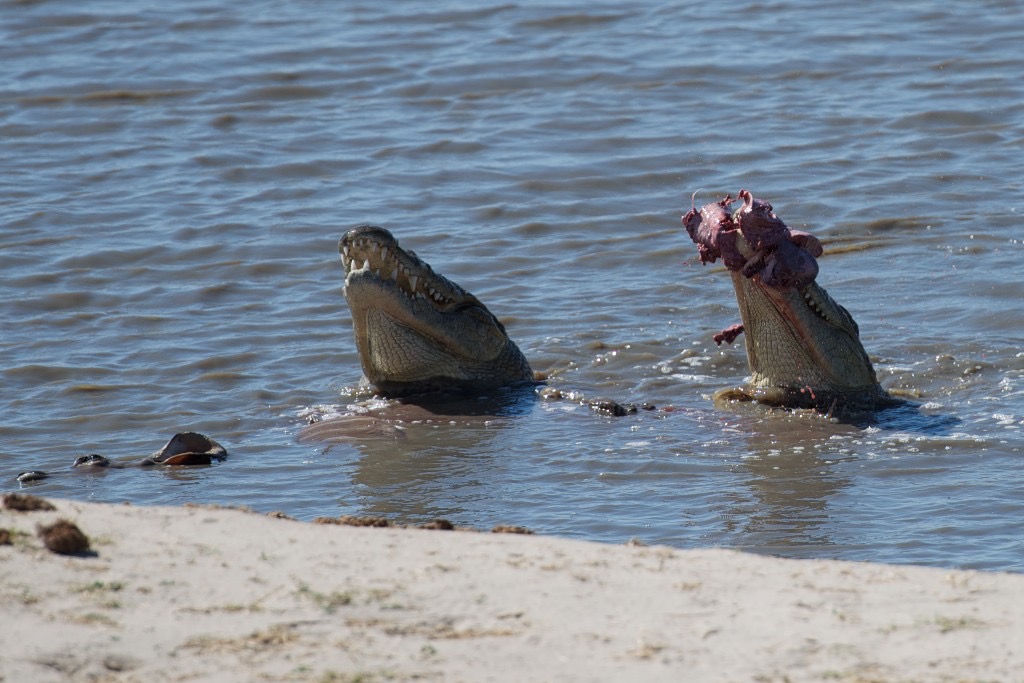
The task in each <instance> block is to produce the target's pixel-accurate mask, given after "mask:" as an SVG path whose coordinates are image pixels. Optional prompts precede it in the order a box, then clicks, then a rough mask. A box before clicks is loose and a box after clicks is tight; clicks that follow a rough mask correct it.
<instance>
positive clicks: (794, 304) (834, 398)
mask: <svg viewBox="0 0 1024 683" xmlns="http://www.w3.org/2000/svg"><path fill="white" fill-rule="evenodd" d="M739 199H740V200H742V201H743V206H741V207H740V208H739V209H737V210H736V211H735V212H733V213H730V212H729V208H730V206H731V205H732V203H733V202H734V200H733V199H732V198H731V197H729V196H726V197H725V198H724V199H722V200H721V201H718V202H712V203H710V204H706V205H705V206H703V207H702V208H701V209H699V210H698V209H696V208H692V209H691V210H690V211H689V212H688V213H687V214H686V215H685V216H683V224H684V225H685V226H686V231H687V233H689V235H690V238H691V239H692V240H693V241H694V242H696V243H697V248H698V250H699V252H700V259H701V262H702V263H713V262H714V261H715V260H716V259H718V258H721V259H722V260H723V262H724V263H725V267H726V269H727V270H728V271H729V274H730V275H731V276H732V283H733V288H734V289H735V291H736V301H737V302H738V304H739V308H740V317H741V319H742V324H741V325H734V326H732V327H730V328H728V329H726V330H723V331H722V332H720V333H718V334H716V335H715V337H714V339H715V342H716V343H718V344H721V343H722V342H726V343H732V342H733V341H734V340H735V339H736V337H738V336H739V335H740V334H741V333H745V334H746V337H745V341H746V351H747V363H748V365H749V366H750V372H751V378H750V385H749V387H747V388H744V389H740V390H738V391H737V390H732V391H731V392H730V393H726V394H723V395H724V396H725V397H727V398H746V399H748V400H749V399H753V400H757V401H759V402H762V403H767V404H771V405H778V406H786V407H792V408H813V409H816V410H818V411H820V412H824V413H829V414H839V413H855V412H861V411H870V410H876V409H880V408H884V407H888V406H892V405H894V404H897V403H898V401H897V400H896V399H894V398H892V397H890V396H889V395H888V394H887V393H886V392H885V391H883V389H882V388H881V386H880V385H879V384H878V379H877V378H876V376H875V370H874V368H873V367H872V365H871V360H870V359H869V358H868V354H867V352H866V351H865V350H864V347H863V346H862V345H861V342H860V336H859V335H860V331H859V329H858V327H857V323H856V322H855V321H854V319H853V317H852V316H851V315H850V313H849V312H848V311H847V310H846V309H845V308H843V307H842V306H840V305H839V304H837V303H836V302H835V301H834V300H833V299H832V297H830V296H829V295H828V292H826V291H825V289H824V288H822V287H821V286H820V285H818V284H817V282H815V279H816V278H817V275H818V263H817V261H816V260H815V259H816V257H818V256H821V254H822V252H823V250H822V246H821V243H820V242H819V241H818V240H817V239H816V238H815V237H814V236H813V235H810V234H808V233H806V232H802V231H799V230H790V229H789V228H788V227H787V226H786V224H785V223H783V222H782V220H781V219H779V217H778V216H776V215H775V213H774V211H773V209H772V205H771V204H769V203H768V202H766V201H763V200H759V199H755V198H754V196H753V195H752V194H751V193H750V192H748V191H747V190H740V192H739Z"/></svg>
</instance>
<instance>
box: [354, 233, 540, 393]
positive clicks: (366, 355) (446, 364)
mask: <svg viewBox="0 0 1024 683" xmlns="http://www.w3.org/2000/svg"><path fill="white" fill-rule="evenodd" d="M338 251H339V253H340V255H341V262H342V264H343V265H344V267H345V289H344V292H345V298H346V299H347V300H348V305H349V308H350V309H351V311H352V327H353V329H354V332H355V339H356V349H357V350H358V352H359V362H360V364H361V365H362V368H363V383H364V384H366V385H369V386H371V387H373V388H374V389H376V390H377V391H379V392H380V393H382V394H384V395H387V396H390V397H398V396H409V395H412V394H424V393H429V392H436V391H445V392H452V391H463V392H464V391H473V390H481V389H490V388H495V387H502V386H508V385H513V384H525V383H530V382H533V380H534V374H533V370H532V369H531V368H530V364H529V363H528V362H527V361H526V358H525V357H524V356H523V354H522V352H521V351H520V350H519V347H517V346H516V345H515V343H514V342H513V341H512V340H511V339H509V338H508V335H507V334H506V333H505V327H504V325H502V324H501V322H500V321H499V320H498V319H497V318H496V317H494V314H493V313H491V312H490V311H489V310H487V307H486V306H484V305H483V304H482V303H481V302H480V300H479V299H477V298H476V297H475V296H473V295H472V294H470V293H469V292H467V291H466V290H465V289H463V288H462V287H460V286H459V285H457V284H455V283H454V282H452V281H451V280H449V279H448V278H446V277H444V276H443V275H440V274H439V273H436V272H434V270H433V269H432V268H431V267H430V266H429V265H428V264H427V263H425V262H424V261H422V260H421V259H420V258H419V257H417V256H416V255H415V254H414V253H412V252H410V251H406V250H404V249H402V248H401V247H400V246H399V245H398V241H397V240H396V239H395V238H394V236H392V234H391V233H390V232H388V231H387V230H385V229H384V228H379V227H376V226H371V225H362V226H359V227H357V228H354V229H352V230H350V231H348V232H347V233H346V234H345V235H344V236H343V237H342V238H341V241H340V242H339V244H338Z"/></svg>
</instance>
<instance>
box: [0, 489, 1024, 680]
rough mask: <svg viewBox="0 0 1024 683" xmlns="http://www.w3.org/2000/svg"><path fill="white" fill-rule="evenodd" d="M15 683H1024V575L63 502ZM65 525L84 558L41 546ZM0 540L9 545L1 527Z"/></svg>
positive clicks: (9, 595)
mask: <svg viewBox="0 0 1024 683" xmlns="http://www.w3.org/2000/svg"><path fill="white" fill-rule="evenodd" d="M51 502H52V503H53V504H54V505H55V506H56V510H54V511H32V512H22V511H12V510H3V511H2V512H0V529H4V530H7V531H8V532H9V534H8V536H9V541H10V542H9V544H7V545H0V567H2V570H3V575H4V580H3V582H2V587H0V591H2V592H0V606H2V607H0V609H2V611H3V615H4V617H3V622H2V623H3V628H2V629H0V653H2V655H0V680H4V681H38V682H46V681H85V680H104V681H214V680H216V681H255V680H269V681H364V682H365V681H406V680H421V681H422V680H426V681H523V680H531V681H591V680H609V681H610V680H632V681H641V680H642V681H679V680H688V681H752V680H757V681H783V680H787V681H820V680H836V681H877V680H900V681H902V680H914V681H971V680H985V681H1012V680H1020V672H1021V671H1024V647H1022V646H1021V643H1024V576H1021V575H1016V574H1008V573H987V572H975V571H950V570H943V569H932V568H923V567H912V566H892V565H882V564H868V563H851V562H838V561H822V560H784V559H777V558H772V557H763V556H757V555H750V554H746V553H742V552H736V551H731V550H722V549H701V550H676V549H671V548H666V547H643V546H612V545H604V544H598V543H587V542H581V541H573V540H564V539H558V538H549V537H540V536H528V535H517V534H494V533H473V532H466V531H440V530H422V529H395V528H380V529H378V528H356V527H351V526H339V525H325V524H311V523H303V522H296V521H292V520H288V519H280V518H272V517H268V516H264V515H258V514H255V513H251V512H246V511H241V510H231V509H215V508H206V507H195V506H193V507H136V506H128V505H110V504H93V503H83V502H78V501H68V500H52V501H51ZM58 519H67V520H69V521H71V522H73V523H74V524H75V525H77V527H78V528H79V529H81V531H82V532H84V533H85V535H86V536H87V537H88V539H89V547H90V550H89V551H87V552H86V553H83V554H79V555H74V556H68V555H60V554H56V553H53V552H51V551H49V550H47V549H46V548H45V547H44V546H43V543H42V541H41V539H40V537H39V536H38V535H37V527H38V526H39V525H46V524H51V523H53V522H55V521H56V520H58ZM0 536H2V534H0Z"/></svg>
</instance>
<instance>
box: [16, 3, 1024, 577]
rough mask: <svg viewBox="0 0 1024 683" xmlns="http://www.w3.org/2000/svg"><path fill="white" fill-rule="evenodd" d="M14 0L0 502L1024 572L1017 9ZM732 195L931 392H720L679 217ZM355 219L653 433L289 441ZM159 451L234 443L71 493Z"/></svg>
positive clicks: (340, 326)
mask: <svg viewBox="0 0 1024 683" xmlns="http://www.w3.org/2000/svg"><path fill="white" fill-rule="evenodd" d="M3 5H4V7H3V16H4V19H3V21H2V22H0V56H2V60H3V64H4V70H3V74H4V75H3V76H2V78H0V140H2V143H0V144H2V151H3V153H2V154H0V177H2V178H3V202H2V203H0V226H2V234H0V267H2V269H3V272H4V278H3V281H2V283H0V287H2V289H3V293H2V296H0V311H2V313H0V318H2V321H3V335H2V339H0V349H2V358H3V362H2V364H0V371H2V373H3V385H4V388H5V391H4V392H3V397H2V398H0V409H2V414H3V420H2V421H0V437H2V439H0V463H2V464H3V472H2V473H0V474H2V475H3V480H4V481H5V483H4V484H3V487H2V488H3V489H4V490H15V489H16V488H17V487H18V484H17V483H16V482H14V479H13V477H14V475H15V474H16V473H17V472H19V471H22V470H26V469H46V470H54V471H60V472H62V474H61V476H57V477H53V478H51V479H49V480H47V481H45V482H42V483H40V484H38V485H34V486H32V487H31V488H32V490H33V491H35V492H38V493H40V494H43V495H53V496H65V497H72V498H79V499H88V500H94V501H111V502H119V501H131V502H133V503H138V504H177V503H184V502H190V501H196V502H216V503H223V504H243V505H249V506H251V507H253V508H255V509H257V510H262V511H270V510H283V511H285V512H287V513H289V514H292V515H294V516H297V517H299V518H302V519H311V518H313V517H316V516H320V515H331V516H334V515H339V514H344V513H355V514H384V515H388V516H390V517H392V518H394V519H396V520H398V521H403V522H419V521H424V520H427V519H431V518H434V517H447V518H449V519H451V520H453V521H455V522H456V523H460V524H468V525H473V526H477V527H489V526H490V525H492V524H495V523H513V524H523V525H526V526H528V527H531V528H533V529H534V530H536V531H538V532H541V533H546V534H558V535H565V536H573V537H578V538H587V539H594V540H600V541H607V542H613V543H621V542H624V541H626V540H627V539H630V538H634V537H635V538H638V539H641V540H643V541H645V542H648V543H667V544H671V545H674V546H678V547H706V546H718V545H720V546H728V547H735V548H743V549H748V550H752V551H755V552H762V553H770V554H776V555H781V556H787V557H818V558H847V559H857V560H875V561H887V562H897V563H915V564H924V565H937V566H945V567H976V568H988V569H1010V570H1015V571H1021V570H1024V531H1022V530H1024V525H1022V524H1021V523H1020V520H1021V518H1022V516H1024V493H1022V489H1021V487H1020V481H1021V480H1022V478H1024V460H1022V457H1021V455H1022V454H1021V449H1022V446H1024V439H1022V436H1021V430H1022V428H1024V349H1022V338H1024V331H1022V327H1021V318H1022V316H1021V311H1022V305H1021V301H1022V300H1024V284H1022V282H1024V270H1022V268H1021V265H1020V261H1021V258H1022V257H1024V232H1022V230H1021V229H1020V227H1019V214H1020V213H1021V212H1022V211H1024V205H1022V204H1021V197H1022V196H1024V194H1022V192H1021V181H1020V178H1021V176H1022V173H1021V167H1020V159H1021V158H1022V156H1021V153H1022V150H1024V120H1022V119H1021V117H1020V115H1019V110H1020V103H1021V101H1022V100H1024V92H1022V90H1024V85H1022V82H1021V79H1020V74H1021V72H1022V71H1024V56H1022V53H1021V51H1020V49H1019V40H1018V38H1019V36H1020V35H1021V33H1022V31H1024V16H1022V10H1021V7H1020V6H1019V5H1018V4H1017V3H1008V2H996V1H993V2H976V3H960V4H958V3H946V4H944V5H942V6H941V7H940V6H939V5H937V4H936V3H926V2H905V3H898V4H893V3H883V2H875V1H873V0H869V1H868V2H867V3H866V4H865V3H859V4H856V5H850V6H849V7H844V6H839V7H837V6H835V5H834V4H822V3H814V2H809V1H808V0H792V1H788V2H779V3H743V2H741V3H739V4H738V5H733V6H730V12H729V13H728V14H727V15H724V14H722V13H721V12H719V11H717V10H713V9H710V8H709V7H707V6H704V5H700V4H695V3H659V2H629V3H626V2H597V3H585V4H584V3H578V2H575V3H574V2H568V1H560V0H555V1H553V2H549V3H533V2H510V3H504V4H481V3H478V2H463V1H451V2H432V3H427V2H403V3H363V2H350V3H345V5H344V8H339V6H338V5H337V4H335V3H327V2H322V1H318V0H309V1H306V2H296V3H269V2H253V3H245V4H244V5H232V4H225V3H218V2H216V0H214V1H213V2H210V1H207V0H204V1H203V2H198V1H193V0H185V1H183V2H178V3H174V4H173V5H166V6H164V5H156V4H153V3H133V2H123V1H117V0H106V1H102V0H97V1H95V2H85V3H75V4H67V3H58V2H46V1H43V2H4V3H3ZM741 187H748V188H751V189H752V190H753V191H754V192H755V193H756V194H758V195H759V196H763V197H765V198H768V199H770V200H771V201H772V202H773V203H774V204H775V206H776V209H777V210H778V211H779V213H780V215H781V216H782V217H783V218H784V219H785V220H786V221H787V222H788V223H789V224H790V225H792V226H794V227H798V228H802V229H807V230H810V231H813V232H814V233H815V234H817V235H818V236H819V237H821V238H822V239H823V240H824V242H825V244H826V248H827V249H830V250H831V251H832V252H833V253H832V254H831V255H827V256H826V258H824V259H823V260H822V262H821V265H822V272H821V275H820V277H819V281H820V282H821V283H822V284H823V285H824V286H825V287H827V288H828V289H829V291H830V293H831V294H832V295H833V296H834V297H835V298H836V299H837V300H838V301H839V302H841V303H842V304H843V305H845V306H846V307H847V308H849V309H850V311H851V312H852V313H853V315H854V316H855V317H856V319H857V321H858V322H859V324H860V327H861V330H862V336H863V341H864V343H865V346H866V347H867V349H868V351H869V352H870V353H871V355H872V357H873V358H874V359H875V362H876V366H877V368H878V370H879V374H880V376H881V379H882V382H883V384H884V385H885V386H886V387H888V388H893V389H899V390H901V391H904V392H908V393H910V394H913V395H916V396H918V401H919V407H916V408H913V409H910V410H904V411H895V412H893V413H890V414H886V415H882V416H880V418H879V419H878V421H877V422H876V423H874V424H868V425H849V424H837V423H832V422H828V421H825V420H822V419H816V418H811V417H809V416H806V415H799V414H789V413H784V412H780V411H772V410H767V409H762V408H758V407H753V406H739V407H735V408H729V407H724V408H723V407H716V406H714V405H713V404H712V403H711V402H710V400H709V397H710V395H711V393H712V392H713V391H715V390H716V389H718V388H721V387H723V386H728V385H733V384H738V383H741V382H742V381H743V379H744V377H745V374H746V361H745V357H744V353H743V348H742V345H741V344H739V345H737V346H733V347H728V348H722V349H719V348H716V347H715V346H714V344H713V343H712V341H711V335H712V334H713V333H714V332H716V331H717V330H719V329H721V328H723V327H725V326H728V325H730V324H732V323H734V322H736V321H737V320H738V312H737V310H736V304H735V300H734V299H733V295H732V291H731V287H730V285H729V283H728V278H726V277H725V275H724V274H723V273H722V272H721V271H720V270H719V269H716V268H714V267H702V266H700V264H699V262H698V261H697V259H696V252H695V249H694V248H693V245H692V244H690V243H689V242H688V240H687V239H686V236H685V234H684V233H683V232H682V230H681V226H680V224H679V216H680V215H681V214H682V213H683V212H684V211H685V210H686V209H688V208H689V204H690V196H691V193H693V192H694V191H696V190H702V191H701V192H700V193H699V194H698V201H708V200H710V199H711V198H715V197H717V196H718V195H721V194H724V193H725V192H733V193H735V192H736V191H737V190H738V189H740V188H741ZM364 222H372V223H377V224H379V225H383V226H385V227H388V228H389V229H391V230H393V231H394V232H395V233H396V235H397V236H398V237H399V239H400V240H401V241H402V242H403V243H404V244H405V245H406V246H407V247H409V248H412V249H414V250H415V251H417V252H418V253H419V254H420V255H421V256H423V257H424V258H425V259H427V260H428V261H429V262H431V263H432V264H433V265H434V266H435V267H436V268H437V269H438V270H440V271H441V272H443V273H445V274H447V275H449V276H450V277H452V278H453V279H455V280H457V281H458V282H460V283H462V284H463V285H464V286H466V287H467V288H468V289H470V290H471V291H472V292H473V293H474V294H476V295H478V296H479V297H480V298H481V299H482V300H484V301H485V302H487V304H488V305H489V306H490V307H491V309H492V310H493V311H495V312H496V313H497V314H498V315H500V316H501V317H502V319H503V320H504V321H505V322H506V324H507V327H508V330H509V332H510V333H511V335H512V336H513V338H514V339H516V341H517V342H518V343H519V344H520V346H521V347H522V348H523V349H524V351H525V352H526V354H527V355H528V356H529V357H530V359H531V360H532V362H533V364H534V366H535V367H536V368H538V369H542V370H552V371H554V377H553V379H552V380H551V384H552V385H553V386H556V387H558V388H561V389H564V390H576V391H581V392H583V393H585V394H587V395H592V396H597V395H603V396H610V397H612V398H615V399H618V400H620V401H648V402H651V403H653V404H655V405H657V406H659V408H660V410H659V411H657V412H651V413H642V414H640V415H638V416H634V417H627V418H620V419H611V418H605V417H601V416H598V415H595V414H592V413H590V412H589V411H587V410H586V409H584V408H581V407H579V406H576V405H574V404H572V403H567V402H555V403H545V402H542V401H536V400H530V399H526V400H523V401H520V402H519V403H516V404H515V409H513V410H509V411H507V413H506V414H502V415H499V416H497V417H495V418H494V419H491V420H488V421H478V422H475V423H472V424H462V423H457V424H443V425H433V426H428V425H421V426H417V427H414V428H410V429H409V430H408V432H407V434H406V436H405V438H404V439H394V438H383V437H382V438H375V439H369V440H366V441H363V442H359V443H351V444H341V445H336V446H333V447H329V448H325V447H323V446H318V445H315V444H314V445H309V444H303V443H299V442H298V441H297V440H296V434H297V433H298V431H299V429H301V426H302V424H303V417H302V416H303V415H305V414H306V413H308V412H310V411H311V410H315V409H317V408H318V407H320V406H343V405H345V404H346V403H347V402H348V401H349V400H350V398H351V387H353V386H354V385H355V384H356V382H357V380H358V377H359V364H358V359H357V357H356V355H355V350H354V344H353V340H352V333H351V328H350V324H349V317H348V309H347V307H346V306H345V304H344V301H343V299H342V297H341V267H340V263H339V261H338V259H337V252H336V244H337V239H338V237H339V236H340V235H341V234H342V233H343V232H344V231H345V230H346V229H347V228H349V227H351V226H352V225H355V224H358V223H364ZM182 429H195V430H199V431H202V432H204V433H207V434H210V435H212V436H214V437H215V438H217V439H218V440H220V441H221V442H222V443H224V445H225V446H227V448H228V449H229V450H230V452H231V457H230V459H229V460H228V461H226V462H224V463H222V464H219V465H215V466H212V467H208V468H190V469H181V470H162V471H148V470H147V471H143V470H119V471H107V472H98V473H84V472H70V471H68V465H69V464H70V462H71V461H72V460H73V458H74V457H75V456H78V455H82V454H85V453H89V452H100V453H103V454H105V455H107V456H109V457H113V458H127V457H130V456H137V455H141V454H144V453H149V452H152V451H154V450H156V449H157V448H159V447H160V446H161V445H162V444H163V442H164V441H165V440H166V439H167V438H168V437H169V436H170V434H172V433H173V432H175V431H179V430H182Z"/></svg>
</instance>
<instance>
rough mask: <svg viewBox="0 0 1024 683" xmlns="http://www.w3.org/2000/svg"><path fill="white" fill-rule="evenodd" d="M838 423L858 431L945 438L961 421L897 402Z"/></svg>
mask: <svg viewBox="0 0 1024 683" xmlns="http://www.w3.org/2000/svg"><path fill="white" fill-rule="evenodd" d="M840 422H843V423H846V424H850V425H852V426H854V427H858V428H860V429H867V428H868V427H874V428H876V429H881V430H885V431H899V432H913V433H915V434H921V435H924V436H946V435H949V434H951V433H952V432H953V430H954V429H955V428H957V427H959V426H960V425H961V424H962V423H963V420H961V419H960V418H959V417H957V416H956V415H947V414H942V413H925V412H922V406H921V405H920V404H917V403H912V402H910V401H904V400H899V402H898V403H896V404H895V405H892V406H889V407H887V408H883V409H882V410H876V411H872V412H867V413H861V414H858V415H853V416H849V417H847V418H844V419H841V420H840Z"/></svg>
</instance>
